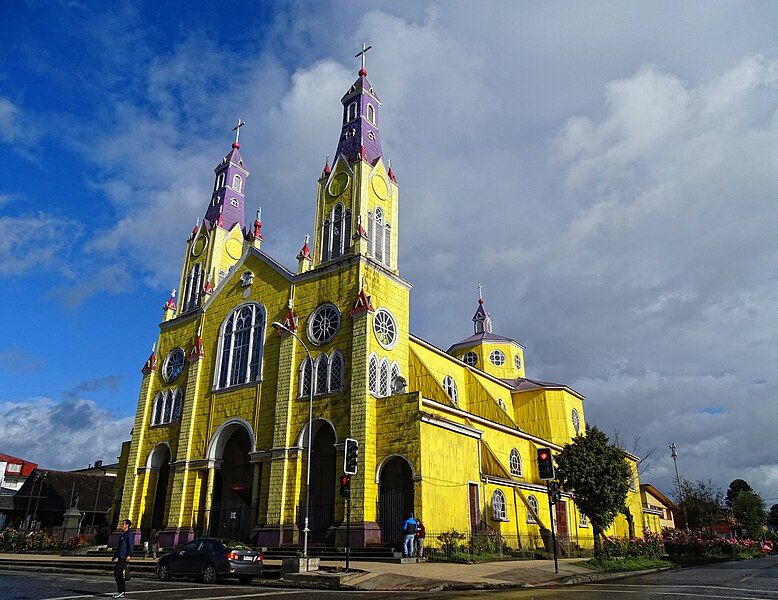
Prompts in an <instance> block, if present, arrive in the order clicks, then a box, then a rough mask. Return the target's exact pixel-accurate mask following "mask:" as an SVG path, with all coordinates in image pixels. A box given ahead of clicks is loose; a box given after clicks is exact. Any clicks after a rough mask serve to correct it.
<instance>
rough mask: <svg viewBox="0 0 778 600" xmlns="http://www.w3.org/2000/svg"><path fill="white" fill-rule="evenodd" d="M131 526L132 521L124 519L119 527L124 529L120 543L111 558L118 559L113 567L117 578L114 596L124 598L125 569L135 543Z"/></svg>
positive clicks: (114, 576)
mask: <svg viewBox="0 0 778 600" xmlns="http://www.w3.org/2000/svg"><path fill="white" fill-rule="evenodd" d="M130 527H132V521H130V520H129V519H124V521H122V522H121V523H120V524H119V529H121V530H122V534H121V536H120V537H119V544H118V545H117V546H116V552H114V553H113V558H111V560H115V561H116V566H115V567H114V569H113V578H114V579H115V580H116V593H115V594H114V596H113V597H114V598H124V593H125V591H126V590H127V586H126V582H125V579H124V577H125V569H126V568H127V563H129V562H130V559H131V558H132V547H133V546H134V545H135V544H134V541H133V536H132V533H130Z"/></svg>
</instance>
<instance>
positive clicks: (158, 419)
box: [151, 392, 165, 425]
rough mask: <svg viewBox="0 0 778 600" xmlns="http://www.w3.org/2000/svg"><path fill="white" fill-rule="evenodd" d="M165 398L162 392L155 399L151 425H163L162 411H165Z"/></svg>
mask: <svg viewBox="0 0 778 600" xmlns="http://www.w3.org/2000/svg"><path fill="white" fill-rule="evenodd" d="M164 404H165V397H164V395H163V394H162V392H159V393H157V395H156V397H155V398H154V409H153V412H152V414H151V424H152V425H159V424H160V423H162V411H163V410H164V408H165V407H164Z"/></svg>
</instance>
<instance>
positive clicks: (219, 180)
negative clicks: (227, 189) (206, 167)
mask: <svg viewBox="0 0 778 600" xmlns="http://www.w3.org/2000/svg"><path fill="white" fill-rule="evenodd" d="M225 177H226V175H225V174H224V171H222V172H221V173H219V175H218V176H217V177H216V185H215V186H214V188H213V189H214V191H215V190H218V189H219V188H221V187H223V186H224V179H225Z"/></svg>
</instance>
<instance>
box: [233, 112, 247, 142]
mask: <svg viewBox="0 0 778 600" xmlns="http://www.w3.org/2000/svg"><path fill="white" fill-rule="evenodd" d="M244 125H245V123H244V122H243V121H241V120H240V117H238V124H237V125H235V127H233V128H232V130H233V131H234V132H235V141H234V142H233V143H232V147H233V148H240V143H239V140H240V128H241V127H243V126H244Z"/></svg>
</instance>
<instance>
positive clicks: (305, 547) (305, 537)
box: [273, 321, 314, 558]
mask: <svg viewBox="0 0 778 600" xmlns="http://www.w3.org/2000/svg"><path fill="white" fill-rule="evenodd" d="M273 327H275V328H276V330H280V331H285V332H286V333H288V334H290V335H293V336H294V337H296V338H297V341H298V342H300V344H301V345H302V347H303V350H305V353H306V354H307V355H308V365H309V366H310V369H311V371H310V375H311V385H310V386H308V451H307V453H306V455H307V456H306V462H307V465H306V467H307V468H306V473H305V527H304V528H303V558H308V516H309V515H308V512H309V507H310V503H311V429H312V428H313V384H314V381H313V357H312V356H311V352H310V350H308V346H306V345H305V342H304V341H303V340H302V338H300V336H299V335H297V334H296V333H295V332H294V331H292V330H291V329H289V327H287V326H286V325H284V324H283V323H281V322H279V321H276V322H274V323H273Z"/></svg>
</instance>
